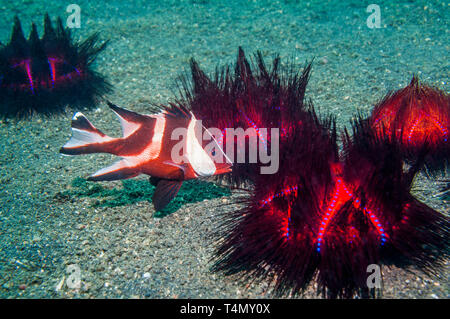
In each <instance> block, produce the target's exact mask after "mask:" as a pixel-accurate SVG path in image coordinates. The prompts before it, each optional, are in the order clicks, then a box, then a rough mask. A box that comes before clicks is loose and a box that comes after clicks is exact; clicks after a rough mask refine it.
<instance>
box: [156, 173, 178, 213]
mask: <svg viewBox="0 0 450 319" xmlns="http://www.w3.org/2000/svg"><path fill="white" fill-rule="evenodd" d="M181 184H183V181H178V180H170V179H161V180H159V181H158V184H157V185H156V189H155V192H154V193H153V197H152V201H153V206H154V207H155V210H156V211H159V210H161V209H163V208H164V207H166V206H167V204H169V203H170V201H171V200H172V199H173V198H174V197H175V196H177V194H178V191H179V190H180V188H181Z"/></svg>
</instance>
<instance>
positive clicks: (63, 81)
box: [0, 14, 111, 118]
mask: <svg viewBox="0 0 450 319" xmlns="http://www.w3.org/2000/svg"><path fill="white" fill-rule="evenodd" d="M98 42H99V41H98V34H93V35H91V36H90V37H89V38H87V39H86V40H84V41H82V42H73V41H72V39H71V33H70V30H69V29H64V27H63V25H62V21H61V19H58V22H57V27H56V29H54V28H53V26H52V23H51V20H50V17H49V16H48V14H47V15H45V19H44V35H43V36H42V38H39V35H38V33H37V29H36V25H35V24H34V23H33V24H32V28H31V32H30V35H29V38H28V40H27V39H25V37H24V35H23V31H22V27H21V23H20V20H19V18H18V17H15V19H14V26H13V31H12V35H11V40H10V42H9V43H8V44H7V45H4V46H3V45H1V44H0V116H1V117H4V118H9V117H17V118H24V117H29V116H30V115H32V114H34V113H39V114H44V115H51V114H54V113H59V112H63V111H64V110H65V109H66V107H68V106H69V107H71V108H74V107H77V108H90V107H93V106H95V105H96V104H97V102H98V100H99V98H100V97H101V96H102V95H103V94H105V93H107V92H109V91H110V90H111V86H110V84H108V82H106V80H105V79H104V78H103V76H102V75H100V74H99V73H97V72H95V71H93V70H92V68H91V65H92V63H93V62H94V60H95V59H96V57H97V55H98V54H99V53H100V52H101V51H103V50H104V49H105V47H106V45H107V42H103V43H101V44H98Z"/></svg>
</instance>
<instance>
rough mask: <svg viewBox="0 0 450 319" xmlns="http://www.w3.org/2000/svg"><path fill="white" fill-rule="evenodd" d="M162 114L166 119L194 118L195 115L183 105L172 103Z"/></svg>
mask: <svg viewBox="0 0 450 319" xmlns="http://www.w3.org/2000/svg"><path fill="white" fill-rule="evenodd" d="M162 114H164V116H166V117H177V118H188V119H189V118H192V117H193V114H192V113H191V112H190V111H189V110H188V109H187V108H186V107H185V106H183V105H181V104H174V103H170V104H169V106H164V107H163V111H162Z"/></svg>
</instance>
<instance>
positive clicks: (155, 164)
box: [60, 102, 232, 210]
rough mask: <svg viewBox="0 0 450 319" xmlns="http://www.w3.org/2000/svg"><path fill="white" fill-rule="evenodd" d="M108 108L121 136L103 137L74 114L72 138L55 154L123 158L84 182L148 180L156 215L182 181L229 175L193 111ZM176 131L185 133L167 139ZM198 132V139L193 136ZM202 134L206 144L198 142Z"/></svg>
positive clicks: (221, 154)
mask: <svg viewBox="0 0 450 319" xmlns="http://www.w3.org/2000/svg"><path fill="white" fill-rule="evenodd" d="M108 104H109V107H110V108H111V109H112V110H113V111H114V112H115V113H116V114H117V116H118V117H119V119H120V123H121V125H122V131H123V137H121V138H113V137H109V136H107V135H105V134H104V133H102V132H101V131H100V130H98V129H97V128H95V127H94V126H93V125H92V124H91V122H89V120H88V119H87V118H86V117H85V116H84V115H83V114H82V113H80V112H78V113H76V114H75V115H74V117H73V119H72V138H71V139H70V140H69V141H68V142H67V143H66V144H65V145H64V146H63V147H62V148H61V150H60V152H61V153H63V154H66V155H80V154H90V153H110V154H114V155H117V156H121V157H122V159H121V160H119V161H117V162H115V163H114V164H113V165H111V166H109V167H106V168H103V169H101V170H99V171H98V172H96V173H95V174H93V175H91V176H90V177H89V178H88V180H91V181H111V180H118V179H126V178H131V177H135V176H137V175H140V174H147V175H150V176H151V178H150V182H151V183H152V184H153V185H155V186H156V189H155V193H154V195H153V205H154V207H155V210H161V209H163V208H164V207H165V206H166V205H167V204H168V203H169V202H170V201H171V200H172V199H173V198H174V197H175V196H176V194H177V193H178V190H179V189H180V187H181V184H182V183H183V181H184V180H188V179H194V178H198V177H201V176H212V175H218V174H224V173H228V172H230V171H231V166H232V163H231V161H230V160H229V158H228V157H227V156H226V155H225V153H224V152H223V150H222V148H221V147H220V146H219V145H218V144H217V141H216V140H215V139H214V137H213V136H212V135H211V134H210V133H209V131H208V130H206V129H205V128H204V127H203V126H202V125H201V121H199V120H197V119H196V118H195V116H194V114H192V112H190V111H188V110H186V109H184V108H182V107H177V106H171V107H170V108H166V109H164V110H163V111H162V112H161V113H159V114H155V115H142V114H138V113H135V112H132V111H128V110H125V109H122V108H120V107H118V106H116V105H114V104H112V103H109V102H108ZM177 128H184V129H185V130H184V131H185V132H186V134H185V138H182V140H181V141H180V140H175V139H173V138H172V133H173V132H174V130H175V129H177ZM199 129H200V132H201V133H202V134H196V132H198V131H197V130H199ZM205 132H206V135H209V137H210V138H211V140H209V141H206V140H205V139H204V138H202V137H203V134H205ZM175 135H176V134H175ZM199 135H201V136H199ZM179 143H182V144H181V147H182V150H183V152H181V154H182V160H181V161H179V160H177V161H175V160H173V159H172V148H173V147H174V146H176V145H177V147H178V148H179V147H180V144H179ZM211 143H213V147H211ZM206 146H208V147H206Z"/></svg>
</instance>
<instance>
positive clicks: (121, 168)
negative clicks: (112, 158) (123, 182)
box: [88, 159, 139, 181]
mask: <svg viewBox="0 0 450 319" xmlns="http://www.w3.org/2000/svg"><path fill="white" fill-rule="evenodd" d="M137 175H139V172H138V171H137V170H136V168H135V167H133V166H130V163H129V162H128V161H127V160H126V159H122V160H119V161H117V162H115V163H114V164H112V165H111V166H108V167H105V168H102V169H101V170H99V171H97V172H96V173H95V174H93V175H91V176H89V177H88V180H89V181H115V180H118V179H127V178H131V177H135V176H137Z"/></svg>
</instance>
